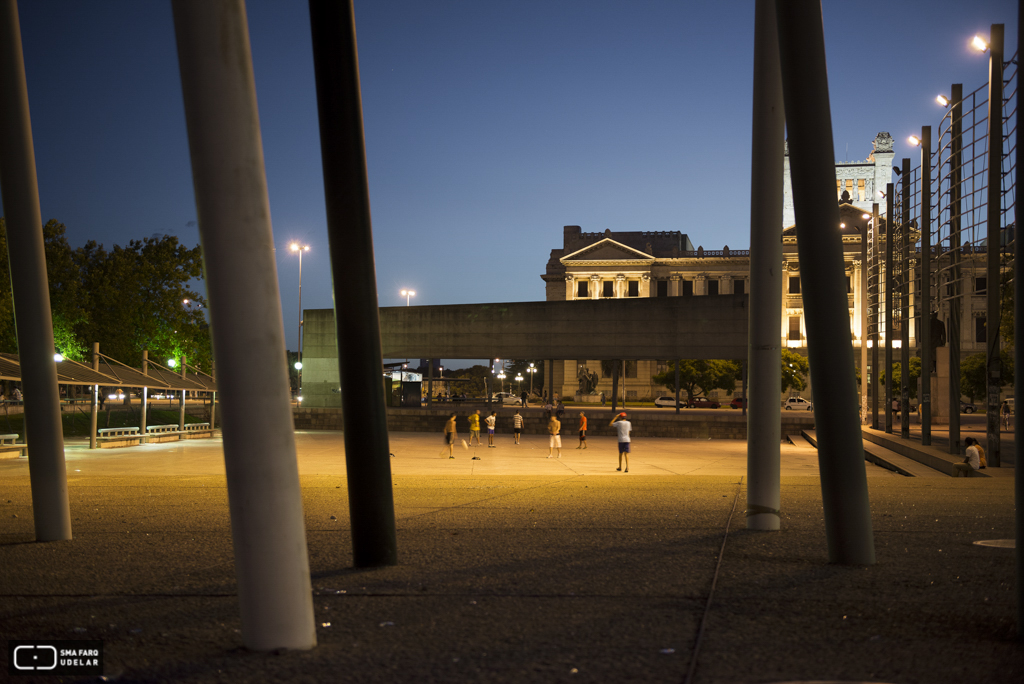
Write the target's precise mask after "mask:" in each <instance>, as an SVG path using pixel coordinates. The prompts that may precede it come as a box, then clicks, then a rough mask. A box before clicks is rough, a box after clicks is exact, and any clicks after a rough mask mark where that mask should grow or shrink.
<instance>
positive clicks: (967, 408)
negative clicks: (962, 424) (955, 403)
mask: <svg viewBox="0 0 1024 684" xmlns="http://www.w3.org/2000/svg"><path fill="white" fill-rule="evenodd" d="M974 411H975V408H974V404H968V403H967V402H966V401H961V402H960V413H974Z"/></svg>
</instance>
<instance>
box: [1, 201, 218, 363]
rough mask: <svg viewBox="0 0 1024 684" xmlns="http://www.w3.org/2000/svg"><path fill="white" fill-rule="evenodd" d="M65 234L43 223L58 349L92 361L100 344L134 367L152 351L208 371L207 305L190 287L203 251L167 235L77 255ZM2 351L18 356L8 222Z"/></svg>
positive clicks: (3, 247) (3, 266)
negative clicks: (183, 359)
mask: <svg viewBox="0 0 1024 684" xmlns="http://www.w3.org/2000/svg"><path fill="white" fill-rule="evenodd" d="M65 233H66V228H65V227H64V225H63V224H61V223H58V222H57V221H53V220H51V221H49V222H47V224H46V225H45V226H43V239H44V244H45V248H46V269H47V278H48V281H49V285H50V309H51V313H52V316H53V333H54V347H55V348H56V351H59V352H60V353H61V354H63V355H64V356H65V357H67V358H69V359H73V360H76V361H88V357H89V355H90V349H91V347H92V343H93V342H99V343H100V351H101V352H103V353H104V354H107V355H109V356H112V357H114V358H115V359H117V360H119V361H122V362H124V363H127V364H129V365H136V366H137V365H139V364H140V363H141V361H142V352H143V350H146V349H148V350H149V351H150V357H151V358H153V359H161V360H162V359H165V358H171V357H172V356H173V357H174V358H181V356H186V357H188V362H189V364H190V365H192V366H197V367H199V368H202V369H204V370H207V371H208V370H209V369H210V362H211V347H210V334H209V328H208V326H207V323H206V319H205V315H204V312H205V302H204V301H203V299H202V298H201V297H200V296H199V295H198V293H196V292H194V291H193V290H191V289H190V288H189V284H190V283H191V282H192V281H194V280H197V279H200V278H201V277H202V257H201V250H200V248H199V246H196V247H194V248H192V249H189V248H186V247H184V246H182V245H180V244H178V239H177V238H176V237H172V236H163V237H159V238H144V239H143V240H132V241H131V242H129V243H128V245H127V246H125V247H120V246H118V245H114V247H113V249H112V250H111V251H109V252H108V251H107V250H105V249H104V248H103V246H102V245H98V244H97V243H96V242H94V241H90V242H88V243H86V244H85V246H83V247H80V248H78V249H75V250H72V249H71V247H70V245H69V244H68V242H67V239H66V237H65ZM185 299H188V300H189V301H190V304H189V305H188V306H186V305H184V303H183V300H185ZM0 351H3V352H15V353H16V352H17V351H18V343H17V335H16V332H15V325H14V306H13V300H12V292H11V279H10V269H9V265H8V259H7V232H6V225H5V224H4V221H3V219H2V218H0Z"/></svg>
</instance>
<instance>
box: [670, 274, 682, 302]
mask: <svg viewBox="0 0 1024 684" xmlns="http://www.w3.org/2000/svg"><path fill="white" fill-rule="evenodd" d="M682 295H683V281H682V278H681V277H680V276H678V275H673V276H669V279H668V296H669V297H681V296H682Z"/></svg>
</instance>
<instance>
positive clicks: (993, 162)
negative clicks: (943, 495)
mask: <svg viewBox="0 0 1024 684" xmlns="http://www.w3.org/2000/svg"><path fill="white" fill-rule="evenodd" d="M989 52H990V54H991V58H990V59H989V63H988V64H989V66H988V205H987V207H986V209H987V210H988V211H987V214H988V216H987V224H988V234H987V240H986V245H987V246H986V248H985V255H986V257H987V262H988V264H987V265H988V268H987V270H988V274H987V275H988V278H987V280H986V282H987V290H986V296H985V302H986V304H987V307H986V309H987V312H986V314H985V344H986V356H987V360H988V363H987V372H986V377H987V378H988V406H987V410H986V415H987V418H988V429H987V430H986V434H987V436H988V443H987V445H986V447H987V449H986V456H987V459H988V464H989V465H990V466H992V467H999V466H1000V465H1001V463H1000V458H999V446H1000V445H999V392H1000V390H1001V389H1002V387H1001V384H1000V381H999V378H1000V376H1001V375H1002V368H1001V364H1000V362H999V314H1000V305H999V304H1000V302H999V294H1000V291H1001V290H1002V288H1001V287H1000V283H999V252H1000V249H999V248H1000V235H1001V234H1002V221H1003V217H1002V206H1003V182H1002V181H1003V173H1002V171H1003V25H1002V24H992V33H991V34H990V36H989Z"/></svg>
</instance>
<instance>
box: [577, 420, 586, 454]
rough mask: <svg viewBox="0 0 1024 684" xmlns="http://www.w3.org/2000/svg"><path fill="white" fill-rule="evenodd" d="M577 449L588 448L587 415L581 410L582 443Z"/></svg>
mask: <svg viewBox="0 0 1024 684" xmlns="http://www.w3.org/2000/svg"><path fill="white" fill-rule="evenodd" d="M576 448H577V449H586V448H587V417H586V416H585V415H583V411H580V445H579V446H578V447H576Z"/></svg>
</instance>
